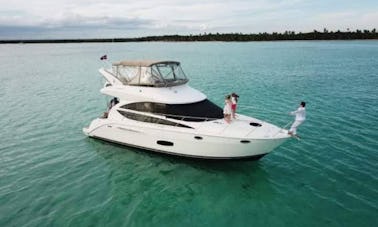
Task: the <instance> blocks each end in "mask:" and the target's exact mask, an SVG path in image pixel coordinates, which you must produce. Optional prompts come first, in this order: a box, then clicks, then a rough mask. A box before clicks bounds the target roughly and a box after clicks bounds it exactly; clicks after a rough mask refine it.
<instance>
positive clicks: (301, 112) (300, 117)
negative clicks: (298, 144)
mask: <svg viewBox="0 0 378 227" xmlns="http://www.w3.org/2000/svg"><path fill="white" fill-rule="evenodd" d="M305 106H306V103H305V102H301V104H300V106H299V108H298V109H297V110H296V111H293V112H290V114H291V115H295V121H294V123H293V124H292V125H291V127H290V130H289V134H290V135H293V136H295V135H297V128H298V126H299V125H301V124H302V123H303V122H304V121H305V120H306V108H305Z"/></svg>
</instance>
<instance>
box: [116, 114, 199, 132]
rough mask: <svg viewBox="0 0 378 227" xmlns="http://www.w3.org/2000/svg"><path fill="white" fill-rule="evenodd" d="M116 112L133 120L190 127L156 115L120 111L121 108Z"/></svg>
mask: <svg viewBox="0 0 378 227" xmlns="http://www.w3.org/2000/svg"><path fill="white" fill-rule="evenodd" d="M118 112H119V113H120V114H122V115H123V116H125V117H127V118H129V119H131V120H135V121H142V122H148V123H154V124H161V125H170V126H177V127H183V128H192V127H190V126H187V125H183V124H178V123H175V122H172V121H167V120H164V119H160V118H156V117H150V116H145V115H141V114H135V113H129V112H126V111H121V110H118Z"/></svg>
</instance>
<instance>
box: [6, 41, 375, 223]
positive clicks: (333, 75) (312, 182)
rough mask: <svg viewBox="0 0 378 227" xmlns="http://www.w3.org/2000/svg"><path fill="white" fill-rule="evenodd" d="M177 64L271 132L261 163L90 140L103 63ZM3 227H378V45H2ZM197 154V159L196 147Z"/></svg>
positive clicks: (101, 104)
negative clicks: (291, 132) (284, 135)
mask: <svg viewBox="0 0 378 227" xmlns="http://www.w3.org/2000/svg"><path fill="white" fill-rule="evenodd" d="M104 54H107V55H108V58H109V59H110V62H113V61H118V60H123V59H159V60H161V59H165V60H177V61H180V62H181V63H182V67H183V69H184V71H185V72H186V75H187V76H188V77H189V78H190V82H189V83H190V85H191V86H192V87H195V88H197V89H199V90H201V91H203V92H204V93H206V94H207V95H208V98H209V99H210V100H212V101H213V102H215V103H217V104H218V105H223V98H224V96H225V95H226V94H228V93H231V92H236V93H238V94H239V95H240V100H239V110H238V111H239V113H242V114H247V115H251V116H254V117H257V118H260V119H262V120H265V121H268V122H271V123H273V124H276V125H279V126H282V127H283V126H285V125H286V124H287V123H289V122H290V121H292V120H293V117H292V116H289V115H288V112H289V111H292V110H295V109H296V108H297V107H298V105H299V103H300V101H302V100H303V101H306V102H307V106H306V108H307V121H306V122H305V123H304V124H303V125H301V126H300V128H299V131H298V133H299V134H300V135H301V137H302V139H301V140H300V141H298V140H295V139H292V140H289V141H288V142H286V143H284V144H283V145H281V146H280V147H278V148H277V149H275V150H274V151H273V152H272V153H270V154H269V155H267V156H265V157H264V158H262V159H261V160H259V161H217V162H209V161H201V160H191V159H183V158H175V157H172V156H166V155H159V154H155V153H151V152H145V151H143V150H138V149H133V148H127V147H122V146H118V145H114V144H111V143H106V142H102V141H98V140H95V139H90V138H87V137H86V136H85V135H84V134H83V133H82V131H81V130H82V128H83V127H85V126H87V125H88V124H89V123H90V121H91V120H93V119H94V118H96V117H98V116H100V115H101V114H102V112H103V111H104V110H105V109H106V97H104V96H103V95H102V94H100V92H99V89H100V88H101V87H102V85H103V82H102V79H101V76H100V75H99V73H98V71H97V70H98V68H100V67H102V66H103V65H104V63H103V62H101V61H100V60H99V58H100V56H102V55H104ZM0 81H1V82H0V103H1V111H0V125H1V131H0V132H1V134H0V135H1V136H0V226H1V227H5V226H17V227H19V226H38V227H40V226H359V227H360V226H378V41H289V42H246V43H238V42H233V43H225V42H187V43H166V42H149V43H90V44H87V43H82V44H13V45H0ZM204 152H206V151H204Z"/></svg>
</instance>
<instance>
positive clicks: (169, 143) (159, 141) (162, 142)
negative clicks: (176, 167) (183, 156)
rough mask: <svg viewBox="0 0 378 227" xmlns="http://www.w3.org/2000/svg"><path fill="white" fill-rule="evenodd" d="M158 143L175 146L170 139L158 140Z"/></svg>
mask: <svg viewBox="0 0 378 227" xmlns="http://www.w3.org/2000/svg"><path fill="white" fill-rule="evenodd" d="M156 143H157V144H159V145H163V146H173V143H172V142H170V141H165V140H158V141H156Z"/></svg>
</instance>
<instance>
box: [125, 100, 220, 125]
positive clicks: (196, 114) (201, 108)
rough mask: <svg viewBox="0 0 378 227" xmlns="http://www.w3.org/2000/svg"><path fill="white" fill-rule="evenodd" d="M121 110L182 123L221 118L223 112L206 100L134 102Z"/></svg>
mask: <svg viewBox="0 0 378 227" xmlns="http://www.w3.org/2000/svg"><path fill="white" fill-rule="evenodd" d="M121 108H123V109H129V110H134V111H140V112H148V113H154V114H158V115H163V116H166V117H167V118H173V119H177V120H183V121H194V122H200V121H210V120H215V119H221V118H223V110H222V109H221V108H220V107H219V106H217V105H215V104H214V103H212V102H211V101H209V100H207V99H206V100H203V101H201V102H196V103H188V104H164V103H154V102H136V103H130V104H126V105H123V106H121Z"/></svg>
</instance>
